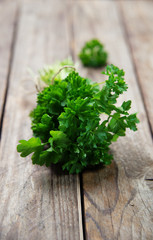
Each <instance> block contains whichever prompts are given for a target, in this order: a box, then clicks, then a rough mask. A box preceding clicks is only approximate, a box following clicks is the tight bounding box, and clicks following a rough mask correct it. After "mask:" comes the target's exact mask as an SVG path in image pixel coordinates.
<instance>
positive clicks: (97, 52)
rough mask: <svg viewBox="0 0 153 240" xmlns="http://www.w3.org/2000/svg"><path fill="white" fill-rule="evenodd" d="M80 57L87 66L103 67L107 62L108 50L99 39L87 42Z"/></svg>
mask: <svg viewBox="0 0 153 240" xmlns="http://www.w3.org/2000/svg"><path fill="white" fill-rule="evenodd" d="M79 57H80V59H81V61H82V63H83V65H84V66H86V67H101V66H104V65H106V62H107V52H106V51H105V50H104V46H103V44H101V43H100V42H99V41H98V40H97V39H93V40H90V41H88V42H86V43H85V45H84V47H83V48H82V50H81V52H80V54H79Z"/></svg>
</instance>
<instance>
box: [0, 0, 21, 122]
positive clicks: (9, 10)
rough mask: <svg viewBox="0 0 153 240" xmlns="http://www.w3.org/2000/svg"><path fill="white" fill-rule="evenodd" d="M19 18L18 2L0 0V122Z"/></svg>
mask: <svg viewBox="0 0 153 240" xmlns="http://www.w3.org/2000/svg"><path fill="white" fill-rule="evenodd" d="M16 18H17V4H16V2H15V3H12V1H7V0H6V1H5V2H4V1H2V2H0V26H1V27H0V122H1V117H2V111H3V105H4V101H5V95H6V88H7V80H8V75H9V71H10V64H11V63H10V62H11V56H12V53H13V35H14V34H13V33H14V29H15V21H16Z"/></svg>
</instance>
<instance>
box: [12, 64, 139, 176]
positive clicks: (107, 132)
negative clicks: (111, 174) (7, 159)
mask: <svg viewBox="0 0 153 240" xmlns="http://www.w3.org/2000/svg"><path fill="white" fill-rule="evenodd" d="M103 74H105V75H107V76H108V79H107V80H106V81H105V84H104V86H103V87H102V88H100V86H99V85H100V84H98V83H93V82H91V81H90V80H89V79H86V78H83V77H81V76H79V74H78V73H77V72H76V71H73V72H72V73H70V74H69V75H68V76H67V77H66V78H65V79H64V80H61V79H60V78H59V79H58V78H57V77H56V78H55V80H54V83H53V84H52V85H49V86H48V87H46V88H45V89H44V90H43V91H41V92H39V93H38V97H37V106H36V108H35V109H34V110H33V111H32V112H31V113H30V117H31V119H32V131H33V134H34V137H32V138H31V139H29V140H28V141H26V140H20V141H19V143H20V144H19V145H18V146H17V151H18V152H20V153H21V157H26V156H28V155H29V154H31V153H33V155H32V163H33V164H38V165H46V166H47V167H48V166H50V165H51V163H53V164H57V163H59V164H60V165H61V166H62V169H63V170H65V169H66V170H67V171H68V172H69V173H70V174H72V173H79V172H81V171H82V170H83V169H85V168H87V167H90V166H95V165H98V164H100V163H101V164H103V165H108V164H110V163H111V160H112V159H113V156H112V155H111V154H110V153H109V149H110V148H109V147H110V144H111V143H112V141H116V140H117V138H118V137H119V136H125V132H126V129H127V128H130V129H131V130H133V131H136V130H137V126H136V124H137V123H138V122H139V120H138V118H137V116H136V113H134V114H129V110H130V108H131V101H130V100H128V101H124V102H123V103H122V104H121V106H119V107H117V106H116V103H117V99H118V97H119V96H120V94H122V93H123V92H124V91H126V90H127V88H128V87H127V84H126V83H125V81H124V71H123V70H120V69H119V68H118V67H116V66H114V65H110V66H109V65H108V66H107V67H106V71H105V72H103ZM101 114H105V120H104V121H102V122H101V118H100V115H101Z"/></svg>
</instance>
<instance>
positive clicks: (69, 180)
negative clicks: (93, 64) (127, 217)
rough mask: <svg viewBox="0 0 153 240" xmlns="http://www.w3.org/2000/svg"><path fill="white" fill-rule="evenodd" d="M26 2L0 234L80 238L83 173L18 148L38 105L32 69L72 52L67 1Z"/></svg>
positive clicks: (12, 90)
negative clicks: (35, 159) (41, 161)
mask: <svg viewBox="0 0 153 240" xmlns="http://www.w3.org/2000/svg"><path fill="white" fill-rule="evenodd" d="M48 5H49V7H48V8H46V5H44V1H40V0H38V1H37V4H36V3H35V2H33V1H30V2H24V5H23V7H22V9H21V12H20V19H19V29H18V34H17V41H16V47H15V54H14V59H13V64H12V69H11V76H10V85H9V90H8V100H7V104H6V111H5V118H4V124H3V131H2V142H1V149H0V150H1V160H0V177H1V181H0V193H1V194H0V239H1V240H4V239H5V240H10V239H19V240H27V239H30V240H35V239H37V240H43V239H45V240H47V239H48V240H50V239H55V240H61V239H63V240H72V239H74V240H78V239H80V240H81V239H83V237H82V222H81V205H80V204H81V203H80V183H79V178H78V176H72V175H71V176H69V175H61V173H60V172H59V171H58V170H57V169H56V168H53V167H52V168H51V169H49V168H46V167H39V166H33V165H32V163H31V160H30V157H29V158H26V159H22V158H20V156H19V154H18V153H17V151H16V145H17V143H18V140H19V139H23V138H24V139H28V138H30V137H31V135H32V133H31V131H30V130H29V129H30V120H29V117H28V115H29V112H30V110H32V109H33V107H34V105H35V103H34V102H35V94H32V93H31V94H30V93H28V92H31V91H33V90H34V84H33V83H32V81H31V80H28V79H29V75H28V74H27V68H28V67H30V68H31V69H32V70H33V71H37V70H38V69H39V68H40V67H42V66H43V65H44V64H51V63H52V62H54V60H56V59H58V60H60V59H64V58H65V57H67V56H68V55H69V46H68V42H69V41H68V25H67V20H66V16H65V7H66V6H65V5H64V4H63V3H61V2H60V4H58V3H57V2H55V1H53V2H51V1H48Z"/></svg>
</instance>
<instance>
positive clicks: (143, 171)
mask: <svg viewBox="0 0 153 240" xmlns="http://www.w3.org/2000/svg"><path fill="white" fill-rule="evenodd" d="M117 6H118V5H117V3H116V2H115V1H114V2H113V1H110V2H109V1H101V2H95V3H90V4H87V3H86V2H78V3H76V4H75V6H74V9H73V12H74V36H75V49H76V53H78V52H79V51H80V49H81V47H82V46H83V44H84V42H85V41H86V40H89V39H91V38H98V39H100V40H101V41H102V42H103V43H104V45H105V47H106V50H107V51H108V52H109V63H113V64H115V65H117V66H119V67H121V68H124V70H125V72H126V75H125V77H126V81H127V83H128V86H129V89H128V92H127V93H126V94H124V96H122V97H121V98H120V100H119V103H121V102H122V101H123V99H124V100H128V99H131V100H132V112H138V113H139V114H138V117H139V119H140V121H141V123H140V124H139V126H138V132H136V133H134V132H131V131H127V136H126V137H124V138H120V139H119V140H118V141H117V142H116V143H114V144H112V146H111V151H112V153H113V155H114V160H115V161H114V162H113V163H112V164H111V165H110V166H109V167H106V168H104V169H99V170H95V171H88V172H85V173H84V174H83V192H84V211H85V225H86V238H87V239H92V240H94V239H96V240H100V239H107V240H112V239H116V240H118V239H121V240H123V239H124V240H129V239H134V240H140V239H143V240H144V239H147V240H151V239H153V228H152V216H153V192H152V189H151V188H152V187H151V185H149V184H148V181H147V180H145V178H146V175H147V174H148V172H149V171H150V169H152V167H153V150H152V138H151V134H150V130H149V126H148V122H147V117H146V112H145V109H144V105H143V102H142V98H141V95H140V92H139V88H138V85H137V81H136V74H135V71H134V67H133V65H132V58H131V55H130V52H129V47H128V46H127V41H126V36H125V34H124V29H123V25H122V23H121V20H120V17H119V11H118V8H117ZM110 9H111V11H110ZM80 71H81V72H82V74H83V75H85V76H88V77H89V78H92V79H95V80H97V81H102V79H103V77H102V75H101V74H100V72H101V69H99V70H94V71H93V70H89V69H83V68H81V69H80Z"/></svg>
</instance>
